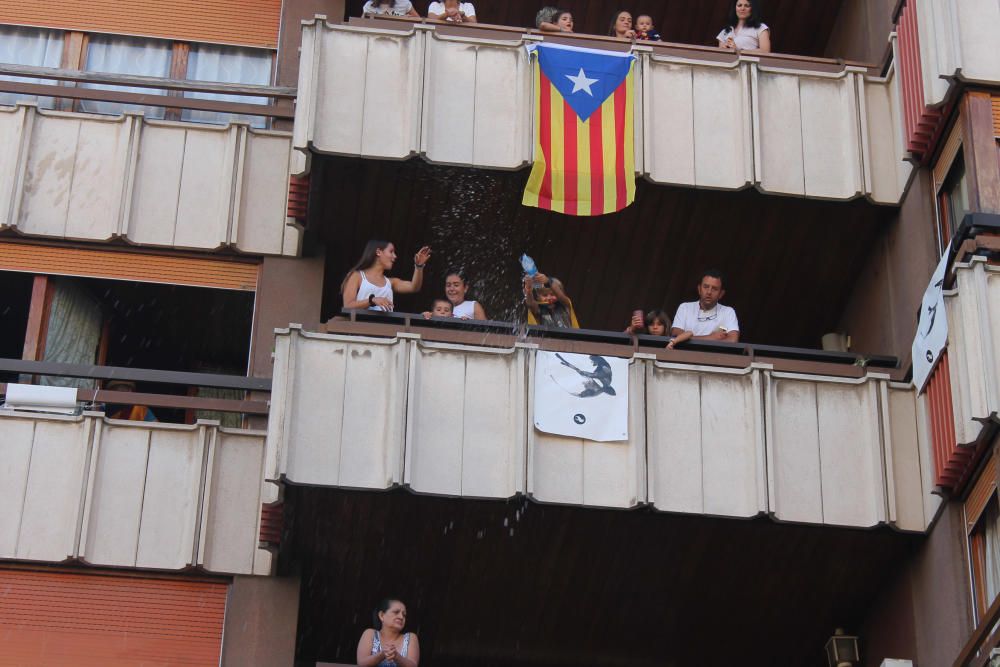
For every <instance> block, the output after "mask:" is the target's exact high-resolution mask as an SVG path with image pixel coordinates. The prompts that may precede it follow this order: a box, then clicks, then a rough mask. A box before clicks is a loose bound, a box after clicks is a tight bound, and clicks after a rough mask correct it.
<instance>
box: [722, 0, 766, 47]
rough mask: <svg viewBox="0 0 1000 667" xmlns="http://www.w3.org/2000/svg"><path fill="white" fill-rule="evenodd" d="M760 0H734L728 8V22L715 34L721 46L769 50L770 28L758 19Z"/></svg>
mask: <svg viewBox="0 0 1000 667" xmlns="http://www.w3.org/2000/svg"><path fill="white" fill-rule="evenodd" d="M762 1H763V0H736V2H735V3H734V4H733V7H732V9H730V10H729V23H728V24H727V25H726V27H725V28H723V30H722V32H720V33H719V34H718V35H716V39H717V40H719V46H720V47H721V48H723V49H730V50H733V51H761V52H763V53H770V52H771V29H770V28H768V27H767V24H766V23H764V22H763V21H761V19H760V16H761V11H760V3H761V2H762Z"/></svg>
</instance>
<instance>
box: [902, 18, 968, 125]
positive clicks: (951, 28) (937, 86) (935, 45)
mask: <svg viewBox="0 0 1000 667" xmlns="http://www.w3.org/2000/svg"><path fill="white" fill-rule="evenodd" d="M955 4H956V0H922V2H918V3H914V7H915V9H916V12H917V24H918V31H919V34H920V61H921V69H922V71H923V77H924V102H925V103H926V104H927V105H928V106H936V105H938V104H940V103H941V102H943V101H944V99H945V97H946V96H947V94H948V89H949V88H950V85H951V84H950V83H949V82H948V81H947V80H946V79H945V78H944V77H950V76H953V75H954V73H955V70H956V69H957V68H959V67H961V62H960V60H961V54H960V52H959V40H960V39H961V37H960V35H959V25H958V11H957V9H956V7H955Z"/></svg>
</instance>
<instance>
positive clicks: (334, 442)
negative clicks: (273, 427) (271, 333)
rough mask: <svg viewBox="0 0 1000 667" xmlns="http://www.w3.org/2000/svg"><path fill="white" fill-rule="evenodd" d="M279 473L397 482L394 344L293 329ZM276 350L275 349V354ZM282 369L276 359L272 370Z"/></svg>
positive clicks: (338, 481)
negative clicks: (281, 469)
mask: <svg viewBox="0 0 1000 667" xmlns="http://www.w3.org/2000/svg"><path fill="white" fill-rule="evenodd" d="M289 335H291V336H294V339H293V341H292V344H291V346H290V348H289V354H291V359H292V363H291V366H290V367H289V370H288V373H289V378H288V382H289V383H290V387H291V392H290V394H288V397H287V399H286V400H287V402H286V403H285V404H284V405H285V410H286V414H285V416H284V417H283V419H284V420H285V429H286V431H287V435H286V436H285V437H286V438H287V439H286V440H284V441H279V443H278V444H277V446H278V448H279V451H280V450H283V452H284V454H283V458H284V463H285V469H284V473H285V474H286V475H287V477H288V478H289V479H290V480H292V481H295V482H299V483H303V484H321V485H326V486H345V487H354V488H374V489H384V488H388V487H390V486H392V485H394V484H396V483H398V482H399V481H400V474H401V470H400V468H401V463H402V449H403V416H404V412H403V411H404V406H405V397H406V382H405V375H406V368H405V361H406V350H405V349H403V348H402V347H401V346H400V344H399V342H398V341H386V340H384V339H364V338H356V337H355V338H348V337H340V338H338V337H336V336H325V335H319V334H305V333H302V332H301V331H300V330H297V329H296V330H293V333H291V334H289ZM280 349H281V348H279V351H280ZM282 363H284V361H283V359H282V358H281V356H280V354H279V355H277V356H276V358H275V366H276V367H277V366H278V365H280V364H282Z"/></svg>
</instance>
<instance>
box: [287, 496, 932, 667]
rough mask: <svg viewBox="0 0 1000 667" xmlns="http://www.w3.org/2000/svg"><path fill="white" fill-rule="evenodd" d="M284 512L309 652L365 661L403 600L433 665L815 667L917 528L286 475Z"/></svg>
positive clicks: (301, 648) (306, 656)
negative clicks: (382, 607)
mask: <svg viewBox="0 0 1000 667" xmlns="http://www.w3.org/2000/svg"><path fill="white" fill-rule="evenodd" d="M286 508H287V512H288V514H287V518H288V520H289V523H288V526H289V530H290V533H291V536H290V543H286V546H285V547H284V548H287V549H288V551H289V553H287V554H282V558H283V559H284V560H283V562H285V563H286V566H288V562H289V561H293V563H294V564H293V565H292V566H293V567H294V568H295V569H297V570H299V571H300V572H301V574H302V591H301V593H302V595H301V602H300V611H299V624H298V643H297V657H298V659H299V660H300V661H302V664H312V663H311V662H309V661H311V660H320V661H326V662H334V663H351V664H353V662H354V655H355V649H356V646H357V641H358V638H359V637H360V635H361V632H362V631H363V630H364V629H365V628H366V627H369V624H370V623H371V621H370V617H371V609H372V608H373V607H374V606H375V603H376V602H377V601H378V599H379V598H380V597H382V596H385V595H396V596H399V597H401V598H402V599H403V600H404V601H405V602H406V604H407V606H408V612H409V619H408V628H409V629H411V630H413V631H415V632H417V633H418V635H419V636H420V643H421V647H422V659H421V664H424V663H426V664H433V665H435V666H437V667H442V666H444V667H451V666H458V665H470V664H475V665H484V666H494V665H495V666H497V667H500V666H505V667H508V666H511V667H516V666H518V665H553V666H558V665H594V666H611V665H616V666H617V665H622V666H624V665H631V666H644V665H650V666H652V665H656V666H658V667H690V666H692V665H698V666H699V667H713V666H715V665H719V666H722V665H726V666H730V665H734V664H740V665H752V666H755V665H762V666H763V665H773V666H775V667H779V666H780V667H791V666H795V665H821V664H825V661H824V658H823V645H824V643H825V642H826V640H827V639H828V638H829V636H830V635H831V634H832V633H833V630H834V628H836V627H844V628H846V629H847V630H848V631H851V630H852V629H856V628H857V627H858V625H859V624H860V623H862V622H863V618H864V616H865V613H866V611H867V609H868V608H869V607H870V606H871V604H872V601H873V599H874V598H875V596H876V595H877V592H878V591H879V590H881V589H882V588H883V587H884V586H885V584H886V580H888V579H890V578H891V577H892V576H893V574H894V573H895V572H896V571H897V570H899V569H900V563H902V562H903V561H904V560H905V559H906V558H907V557H908V554H910V553H911V552H912V550H913V549H914V547H915V546H916V545H917V544H918V541H919V539H920V538H917V537H913V536H907V535H902V534H899V533H895V532H893V531H890V530H888V529H878V530H872V531H861V530H846V529H837V528H830V527H815V526H797V525H779V524H775V523H772V522H771V521H769V520H767V519H758V520H752V521H738V520H724V519H713V518H708V517H694V516H675V515H665V514H656V513H653V512H651V511H649V510H635V511H627V512H626V511H611V510H596V509H589V508H588V509H581V508H571V507H557V506H551V505H537V504H534V503H531V502H528V501H526V500H524V499H523V498H519V499H514V500H510V501H507V502H503V501H470V500H455V499H444V498H434V497H428V496H417V495H413V494H410V493H408V492H405V491H394V492H374V493H373V492H354V491H340V490H335V489H320V488H307V487H296V486H290V487H289V488H288V502H287V504H286Z"/></svg>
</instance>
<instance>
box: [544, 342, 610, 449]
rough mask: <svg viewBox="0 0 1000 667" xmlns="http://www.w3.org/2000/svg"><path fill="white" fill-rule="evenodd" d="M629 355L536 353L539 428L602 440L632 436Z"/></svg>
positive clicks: (607, 440) (554, 432) (547, 431)
mask: <svg viewBox="0 0 1000 667" xmlns="http://www.w3.org/2000/svg"><path fill="white" fill-rule="evenodd" d="M628 368H629V360H628V359H620V358H618V357H601V356H598V355H596V354H591V355H588V354H568V353H565V352H538V353H537V354H536V355H535V428H537V429H538V430H539V431H544V432H545V433H552V434H554V435H564V436H567V437H570V438H583V439H586V440H596V441H598V442H616V441H622V440H628Z"/></svg>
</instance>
